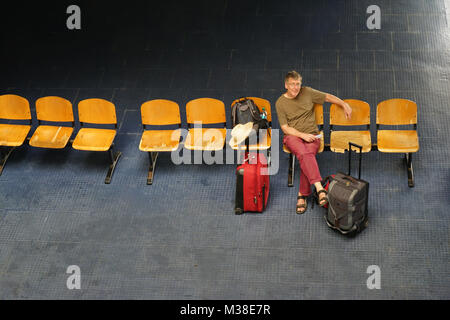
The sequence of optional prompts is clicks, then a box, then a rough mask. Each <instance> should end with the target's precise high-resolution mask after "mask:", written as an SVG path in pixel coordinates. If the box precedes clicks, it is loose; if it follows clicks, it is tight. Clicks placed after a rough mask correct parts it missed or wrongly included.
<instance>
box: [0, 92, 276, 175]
mask: <svg viewBox="0 0 450 320" xmlns="http://www.w3.org/2000/svg"><path fill="white" fill-rule="evenodd" d="M253 99H254V101H255V102H256V103H257V104H258V106H259V107H260V109H261V110H262V108H265V109H266V110H267V119H268V121H269V124H270V125H271V121H272V115H271V112H270V103H269V101H267V100H265V99H261V98H256V97H255V98H253ZM72 109H73V108H72V103H71V102H70V101H68V100H66V99H64V98H61V97H53V96H49V97H42V98H39V99H38V100H37V101H36V118H37V120H38V124H39V125H38V127H37V128H36V130H35V131H34V132H33V134H32V136H31V138H29V145H30V146H33V147H37V148H50V149H63V148H65V147H66V146H67V144H68V143H69V141H70V142H71V143H72V147H73V148H74V149H77V150H84V151H107V152H109V154H110V160H111V164H110V168H109V171H108V174H107V176H106V179H105V183H106V184H109V183H110V182H111V178H112V175H113V172H114V169H115V167H116V164H117V162H118V160H119V158H120V156H121V152H115V151H114V139H115V136H116V133H117V117H116V110H115V106H114V104H113V103H111V102H109V101H107V100H103V99H86V100H82V101H80V102H79V103H78V115H79V122H80V127H81V128H80V130H79V131H78V133H77V134H76V136H75V138H74V139H73V140H71V137H72V134H73V131H74V128H75V121H74V115H73V110H72ZM141 118H142V126H143V129H144V131H143V134H142V138H141V141H140V144H139V149H140V150H141V151H143V152H148V154H149V160H150V166H149V172H148V178H147V184H152V183H153V173H154V170H155V165H156V160H157V158H158V154H159V152H172V151H176V150H177V149H178V147H179V144H180V140H181V130H180V129H181V116H180V108H179V105H178V104H177V103H176V102H173V101H169V100H163V99H158V100H151V101H147V102H145V103H144V104H142V106H141ZM186 118H187V123H188V127H189V131H188V135H187V137H186V140H185V143H184V147H185V148H186V149H188V150H205V151H217V150H221V149H223V148H224V146H225V141H226V135H227V128H226V115H225V105H224V103H223V102H222V101H220V100H217V99H212V98H200V99H195V100H192V101H190V102H188V103H187V105H186ZM0 119H5V120H9V121H15V120H24V121H29V124H25V125H24V124H16V123H13V124H11V123H6V124H5V123H2V124H0V147H3V148H5V149H6V152H4V155H3V150H2V159H1V160H0V175H1V173H2V171H3V168H4V165H5V163H6V161H7V159H8V157H9V156H10V154H11V153H12V151H13V150H14V149H15V148H16V147H19V146H21V145H22V144H23V143H24V142H25V140H26V139H27V137H28V134H29V132H30V130H31V124H32V118H31V111H30V105H29V102H28V100H27V99H25V98H23V97H20V96H17V95H11V94H10V95H2V96H0ZM55 122H58V125H55V124H54V123H55ZM66 122H68V123H71V126H65V125H64V126H61V125H60V123H66ZM197 123H201V127H197V126H196V124H197ZM213 124H220V125H222V128H206V127H203V126H204V125H213ZM86 125H88V126H90V127H85V126H86ZM92 125H114V129H110V128H108V129H106V128H104V127H102V128H99V127H94V128H93V127H92ZM171 125H178V127H179V128H178V129H170V130H167V129H165V130H159V129H158V130H155V129H148V126H171ZM268 131H269V132H267V131H266V132H265V133H266V134H264V135H262V136H261V137H260V139H259V140H258V143H257V144H252V145H250V149H251V150H267V149H270V146H271V140H270V129H269V130H268ZM232 148H233V149H235V150H237V149H238V148H239V146H238V145H234V146H232Z"/></svg>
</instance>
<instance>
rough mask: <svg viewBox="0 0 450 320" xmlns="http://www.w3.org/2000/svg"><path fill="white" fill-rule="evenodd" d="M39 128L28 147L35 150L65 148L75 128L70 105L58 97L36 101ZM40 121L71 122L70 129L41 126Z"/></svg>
mask: <svg viewBox="0 0 450 320" xmlns="http://www.w3.org/2000/svg"><path fill="white" fill-rule="evenodd" d="M36 116H37V119H38V121H39V126H38V127H37V128H36V130H35V131H34V133H33V136H32V137H31V139H30V142H29V144H30V146H33V147H37V148H50V149H62V148H65V147H66V145H67V142H69V139H70V137H71V136H72V133H73V129H74V127H75V120H74V117H73V111H72V103H71V102H70V101H68V100H66V99H64V98H60V97H43V98H40V99H38V100H37V101H36ZM42 121H50V122H72V127H66V126H56V125H41V123H42Z"/></svg>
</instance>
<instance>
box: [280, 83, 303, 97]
mask: <svg viewBox="0 0 450 320" xmlns="http://www.w3.org/2000/svg"><path fill="white" fill-rule="evenodd" d="M301 86H302V79H301V78H299V79H294V78H289V79H288V80H287V81H286V82H285V83H284V87H285V88H286V90H287V95H288V96H289V97H291V98H295V97H296V96H298V93H299V92H300V88H301Z"/></svg>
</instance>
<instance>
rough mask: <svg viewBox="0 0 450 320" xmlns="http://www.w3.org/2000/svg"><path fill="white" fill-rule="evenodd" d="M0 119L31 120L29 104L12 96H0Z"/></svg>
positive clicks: (20, 98)
mask: <svg viewBox="0 0 450 320" xmlns="http://www.w3.org/2000/svg"><path fill="white" fill-rule="evenodd" d="M0 118H1V119H10V120H31V111H30V103H29V102H28V100H27V99H25V98H23V97H21V96H17V95H14V94H5V95H2V96H0Z"/></svg>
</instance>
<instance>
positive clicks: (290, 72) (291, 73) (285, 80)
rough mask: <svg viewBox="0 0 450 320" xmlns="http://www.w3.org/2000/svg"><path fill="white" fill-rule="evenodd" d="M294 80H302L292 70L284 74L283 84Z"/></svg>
mask: <svg viewBox="0 0 450 320" xmlns="http://www.w3.org/2000/svg"><path fill="white" fill-rule="evenodd" d="M291 78H292V79H295V80H298V79H300V80H301V79H302V76H301V75H300V73H298V72H297V71H295V70H292V71H289V72H288V73H287V74H286V76H285V77H284V82H288V81H289V79H291Z"/></svg>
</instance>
